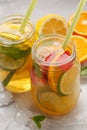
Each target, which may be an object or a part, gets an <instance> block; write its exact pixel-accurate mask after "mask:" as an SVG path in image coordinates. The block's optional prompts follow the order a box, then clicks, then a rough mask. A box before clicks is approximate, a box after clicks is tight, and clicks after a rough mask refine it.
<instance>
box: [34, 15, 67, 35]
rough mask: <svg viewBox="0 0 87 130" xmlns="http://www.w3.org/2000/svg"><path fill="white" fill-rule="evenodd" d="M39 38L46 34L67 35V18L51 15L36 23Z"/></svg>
mask: <svg viewBox="0 0 87 130" xmlns="http://www.w3.org/2000/svg"><path fill="white" fill-rule="evenodd" d="M36 30H37V33H38V36H42V35H45V34H62V35H66V33H67V30H68V23H67V22H66V20H65V18H64V17H62V16H60V15H57V14H49V15H46V16H44V17H42V18H41V19H39V20H38V21H37V22H36Z"/></svg>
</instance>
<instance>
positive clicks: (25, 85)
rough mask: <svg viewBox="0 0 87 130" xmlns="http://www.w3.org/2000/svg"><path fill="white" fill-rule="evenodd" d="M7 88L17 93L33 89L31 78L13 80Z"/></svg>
mask: <svg viewBox="0 0 87 130" xmlns="http://www.w3.org/2000/svg"><path fill="white" fill-rule="evenodd" d="M6 89H8V90H9V91H12V92H15V93H19V92H26V91H29V90H31V83H30V78H24V79H20V80H19V79H18V80H12V81H10V82H9V84H8V85H7V86H6Z"/></svg>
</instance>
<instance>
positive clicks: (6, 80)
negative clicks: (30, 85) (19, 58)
mask: <svg viewBox="0 0 87 130" xmlns="http://www.w3.org/2000/svg"><path fill="white" fill-rule="evenodd" d="M14 73H15V70H14V71H11V72H10V73H9V74H8V75H7V77H6V78H5V79H4V80H3V82H2V85H3V86H4V87H6V86H7V84H8V83H9V81H10V80H11V78H12V76H13V75H14Z"/></svg>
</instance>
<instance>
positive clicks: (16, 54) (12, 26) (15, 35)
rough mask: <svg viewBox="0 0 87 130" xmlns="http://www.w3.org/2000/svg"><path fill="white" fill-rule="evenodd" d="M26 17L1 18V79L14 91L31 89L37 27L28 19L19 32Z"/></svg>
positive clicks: (4, 84)
mask: <svg viewBox="0 0 87 130" xmlns="http://www.w3.org/2000/svg"><path fill="white" fill-rule="evenodd" d="M23 19H24V17H23V16H21V15H12V16H7V17H5V18H3V19H1V20H0V80H1V82H2V85H3V86H4V87H5V88H7V89H8V90H9V91H12V92H17V93H18V92H25V91H28V90H30V76H29V70H30V69H31V65H32V58H31V48H32V45H33V43H34V42H35V40H36V34H35V27H34V25H33V24H32V23H31V21H30V20H28V22H27V25H26V27H25V30H24V33H21V32H19V28H20V25H21V23H22V21H23Z"/></svg>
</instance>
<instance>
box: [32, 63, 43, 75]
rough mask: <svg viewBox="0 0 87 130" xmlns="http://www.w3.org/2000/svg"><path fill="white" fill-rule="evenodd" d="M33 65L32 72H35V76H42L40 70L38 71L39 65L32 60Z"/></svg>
mask: <svg viewBox="0 0 87 130" xmlns="http://www.w3.org/2000/svg"><path fill="white" fill-rule="evenodd" d="M33 67H34V72H35V73H36V74H37V76H38V77H41V76H42V72H41V71H40V67H39V66H38V65H37V63H36V62H34V61H33Z"/></svg>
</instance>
